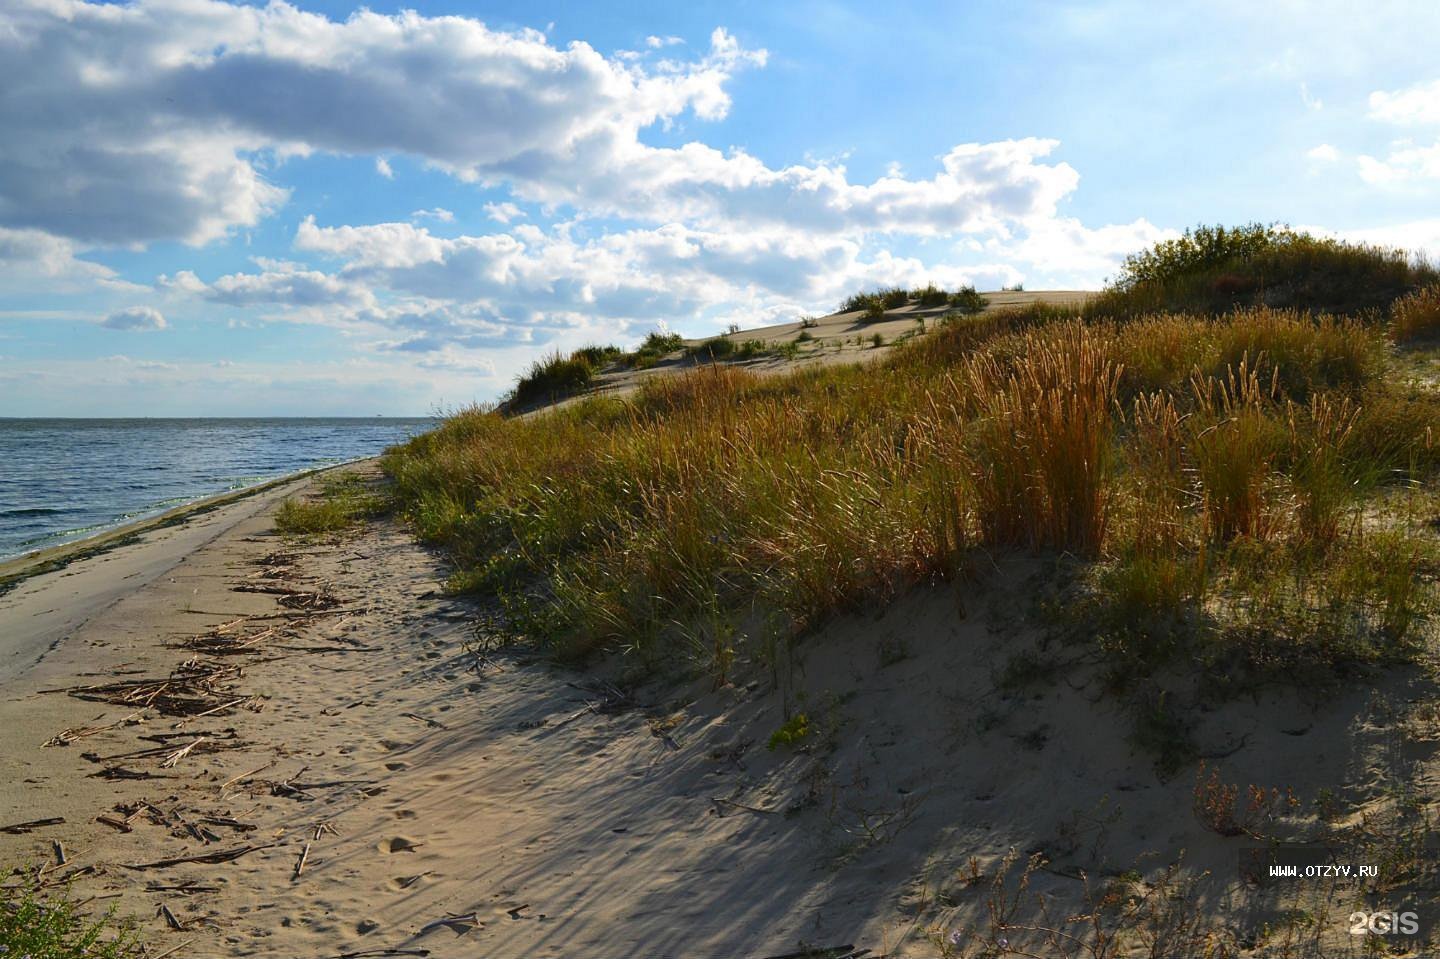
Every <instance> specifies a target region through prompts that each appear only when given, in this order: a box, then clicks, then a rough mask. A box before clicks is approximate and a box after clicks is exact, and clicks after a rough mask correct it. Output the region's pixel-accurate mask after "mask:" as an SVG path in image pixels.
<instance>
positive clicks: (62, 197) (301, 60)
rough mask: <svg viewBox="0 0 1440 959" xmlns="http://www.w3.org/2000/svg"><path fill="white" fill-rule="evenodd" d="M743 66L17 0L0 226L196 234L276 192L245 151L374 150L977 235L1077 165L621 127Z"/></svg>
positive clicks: (731, 57) (108, 236) (599, 200)
mask: <svg viewBox="0 0 1440 959" xmlns="http://www.w3.org/2000/svg"><path fill="white" fill-rule="evenodd" d="M765 60H766V55H765V52H764V51H763V50H749V49H746V48H744V47H742V46H741V45H740V43H739V42H738V41H737V40H736V38H735V37H734V36H732V35H731V34H729V33H728V32H726V31H725V30H724V29H720V28H717V29H716V30H715V31H714V32H713V33H712V35H711V37H710V46H709V49H708V51H706V52H705V53H703V54H702V55H700V56H699V57H697V58H696V59H694V60H691V61H688V62H673V61H665V62H664V63H662V64H657V65H655V66H654V67H653V68H650V69H647V68H645V67H643V66H640V65H636V64H631V63H626V62H623V61H621V60H618V59H611V58H606V57H605V56H603V55H601V54H600V53H598V52H597V51H596V50H594V49H593V48H592V47H590V46H589V45H587V44H585V43H582V42H575V43H571V44H570V45H568V46H567V47H565V48H563V49H561V48H557V47H555V46H553V45H552V44H551V43H550V41H549V39H548V38H547V37H546V36H545V35H544V34H541V33H538V32H536V31H533V30H519V31H501V30H493V29H491V28H489V27H487V26H485V25H484V24H482V23H480V22H478V21H475V20H471V19H465V18H459V17H435V18H427V17H423V16H420V15H419V14H416V13H413V12H406V13H401V14H397V15H394V16H385V15H381V14H376V13H372V12H369V11H363V10H362V11H360V12H358V13H355V14H354V15H352V16H350V17H349V18H348V19H346V20H344V21H339V22H337V21H332V20H329V19H327V18H325V17H323V16H319V15H316V14H311V13H307V12H303V11H301V10H298V9H296V8H294V7H292V6H289V5H287V4H285V3H282V2H275V3H271V4H270V5H268V6H266V7H263V8H256V7H250V6H239V5H234V4H230V3H225V2H220V0H188V2H186V3H184V4H174V3H165V2H161V0H139V2H137V3H134V4H130V5H126V6H118V7H117V6H112V5H102V4H92V3H85V2H71V3H67V4H65V5H64V6H63V7H59V6H55V5H54V4H52V3H50V2H49V0H23V2H20V3H19V4H18V5H16V6H13V7H11V8H9V9H7V10H6V11H5V12H3V13H0V65H3V66H0V87H3V88H5V89H11V90H16V89H23V90H25V91H26V95H25V96H23V97H20V96H12V97H9V98H6V99H4V100H0V122H3V123H4V124H5V126H6V129H7V133H8V135H7V136H6V137H5V139H4V140H3V142H0V224H3V225H9V226H12V227H29V228H35V229H41V230H44V231H46V232H49V233H51V234H54V235H59V236H66V237H70V238H74V239H81V240H87V241H93V242H104V243H137V242H138V243H143V242H148V241H152V240H158V239H171V238H181V239H186V240H190V241H192V242H202V241H205V240H208V239H213V238H214V237H216V236H219V235H221V234H223V233H224V232H225V231H226V230H227V229H228V228H231V227H235V226H242V225H250V224H254V223H256V222H257V221H258V220H259V219H260V218H261V217H263V216H265V215H266V214H267V213H269V212H271V211H272V210H274V209H275V207H276V206H277V205H278V204H280V203H281V202H283V201H284V199H285V197H286V193H285V191H284V190H283V189H281V188H280V187H277V186H275V185H273V184H271V183H270V182H268V181H267V180H266V179H265V178H264V177H263V176H262V175H261V173H260V172H259V171H258V169H257V166H256V162H255V155H256V154H257V153H260V152H264V151H269V152H270V153H272V154H274V155H276V156H278V157H283V156H287V155H293V154H304V153H308V152H311V151H330V152H335V153H354V154H376V155H377V156H378V159H377V161H376V163H377V169H379V170H380V172H381V173H382V174H384V173H385V172H386V169H387V168H388V163H387V162H386V160H385V157H384V156H379V155H380V154H387V155H389V154H407V155H411V156H415V157H417V158H419V159H421V160H423V161H425V162H428V163H430V164H432V165H434V166H437V167H439V168H441V169H444V170H447V171H449V172H451V173H452V174H454V175H455V176H457V177H460V178H462V179H465V180H473V181H476V182H478V183H483V184H486V185H503V186H507V187H508V188H509V189H511V190H512V191H513V192H514V193H515V194H516V195H517V197H519V198H521V199H526V200H532V201H536V202H541V203H545V204H550V205H554V204H570V205H572V206H574V207H575V208H577V209H583V210H585V211H586V212H587V213H590V214H596V213H604V214H612V215H617V216H622V217H629V218H637V219H647V220H651V221H659V222H689V221H696V222H700V223H703V224H704V225H706V226H709V227H711V228H721V227H730V228H744V227H747V226H750V225H757V224H758V225H764V224H776V223H783V224H785V225H788V226H791V227H795V228H801V229H811V230H825V231H835V230H850V231H865V230H879V231H904V232H913V233H920V234H930V235H934V234H938V233H943V232H947V231H953V230H981V229H994V228H997V227H1000V226H1002V225H1003V224H1004V223H1005V221H1007V220H1011V219H1015V218H1025V217H1037V216H1038V217H1043V216H1048V215H1051V214H1053V212H1054V210H1055V206H1056V203H1057V202H1058V201H1059V200H1060V199H1061V198H1062V197H1064V196H1065V195H1067V194H1068V193H1069V192H1071V191H1073V190H1074V189H1075V186H1076V184H1077V182H1078V179H1079V177H1078V174H1077V173H1076V172H1075V170H1074V169H1072V168H1071V167H1070V166H1068V165H1067V164H1065V163H1053V164H1052V163H1045V162H1042V160H1043V158H1045V157H1046V156H1048V155H1049V154H1050V153H1051V152H1052V151H1053V150H1054V149H1055V147H1056V145H1057V144H1056V142H1055V141H1053V140H1046V139H1040V138H1025V139H1017V140H1007V141H1002V142H999V143H988V144H979V143H970V144H962V145H960V146H956V147H955V148H954V149H952V150H951V151H950V152H948V153H947V154H945V155H944V156H943V157H941V158H940V170H939V172H937V173H936V174H935V175H934V176H933V177H930V178H928V179H918V180H912V179H908V178H906V177H903V176H899V175H886V176H882V177H880V178H879V179H877V180H875V181H873V182H870V183H852V182H851V181H850V180H849V178H848V176H847V174H846V171H845V169H844V167H843V166H840V165H831V164H811V165H796V166H790V167H785V168H781V169H774V168H771V167H768V166H767V165H766V164H764V163H762V162H760V161H759V160H757V159H756V158H754V157H752V156H750V155H748V154H746V153H744V152H743V151H730V152H728V153H727V152H722V151H720V150H717V149H715V148H713V147H710V146H707V145H704V144H702V143H698V142H690V143H686V144H684V145H682V146H679V147H652V146H649V145H647V144H644V143H643V142H642V141H641V139H640V133H641V131H643V130H645V129H646V128H648V127H650V126H653V125H655V124H657V123H669V122H670V121H672V120H674V119H675V118H676V117H678V116H680V115H681V114H683V113H685V112H686V111H690V112H692V113H693V114H695V115H696V116H697V117H699V118H701V119H706V120H714V119H719V118H721V117H724V116H725V115H726V114H727V112H728V111H729V109H730V96H729V93H728V92H727V90H726V85H727V82H728V81H729V79H730V78H731V77H732V76H733V75H734V74H735V72H736V71H737V70H740V69H742V68H744V67H747V66H759V65H763V64H764V62H765ZM57 171H58V172H59V173H60V174H62V175H57ZM497 211H498V212H500V213H501V214H502V215H505V214H506V212H507V211H506V209H505V208H504V207H503V206H498V207H497V208H496V210H495V211H492V215H493V213H494V212H497Z"/></svg>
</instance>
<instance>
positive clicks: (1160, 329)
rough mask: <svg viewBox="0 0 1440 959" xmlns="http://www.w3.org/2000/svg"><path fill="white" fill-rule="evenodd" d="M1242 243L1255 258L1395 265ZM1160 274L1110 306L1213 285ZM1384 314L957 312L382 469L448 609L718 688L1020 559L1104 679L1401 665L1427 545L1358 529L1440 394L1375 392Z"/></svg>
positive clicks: (455, 443)
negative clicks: (489, 614)
mask: <svg viewBox="0 0 1440 959" xmlns="http://www.w3.org/2000/svg"><path fill="white" fill-rule="evenodd" d="M1242 238H1243V239H1245V240H1246V241H1247V242H1250V241H1254V242H1256V243H1257V244H1260V245H1261V246H1262V254H1263V255H1265V256H1272V257H1275V258H1276V259H1272V260H1271V261H1268V262H1272V263H1273V262H1282V261H1283V260H1284V257H1287V256H1288V257H1299V258H1301V259H1304V258H1305V257H1309V256H1311V255H1314V256H1316V257H1320V258H1322V259H1323V258H1324V257H1331V256H1338V255H1340V254H1338V253H1336V250H1337V249H1339V250H1341V252H1343V251H1344V250H1350V251H1351V253H1350V254H1349V255H1352V256H1353V257H1354V258H1355V259H1356V260H1357V261H1359V263H1360V266H1359V267H1356V269H1359V270H1361V272H1362V274H1364V275H1369V274H1365V273H1364V271H1365V270H1369V269H1370V268H1371V266H1373V265H1376V264H1378V266H1376V270H1377V271H1378V274H1379V275H1382V276H1383V277H1392V274H1393V275H1396V276H1398V275H1399V271H1400V266H1401V265H1402V261H1401V260H1397V259H1395V258H1394V257H1392V256H1389V255H1388V254H1387V255H1385V256H1381V257H1379V258H1378V259H1376V257H1375V255H1374V253H1373V251H1371V250H1370V248H1364V247H1343V246H1342V247H1335V246H1333V245H1331V244H1330V243H1329V241H1325V242H1323V243H1320V245H1319V246H1318V247H1313V246H1312V245H1310V244H1309V243H1308V241H1306V242H1305V243H1298V245H1297V241H1290V240H1285V241H1283V243H1282V246H1283V247H1284V252H1282V253H1274V252H1273V250H1271V247H1265V246H1264V245H1263V243H1264V242H1270V241H1262V240H1256V239H1255V237H1254V236H1253V235H1251V234H1248V233H1247V234H1242ZM1276 242H1279V241H1276ZM1264 250H1271V252H1270V253H1264V252H1263V251H1264ZM1316 250H1319V251H1320V252H1318V253H1317V252H1316ZM1181 252H1182V253H1183V252H1184V251H1183V250H1182V251H1181ZM1262 254H1256V256H1259V255H1262ZM1180 256H1181V254H1180V253H1175V252H1173V251H1171V252H1169V253H1165V255H1164V256H1163V257H1161V259H1160V261H1159V265H1158V266H1157V265H1155V264H1152V263H1150V262H1149V261H1144V260H1141V261H1136V265H1135V266H1134V267H1133V268H1132V273H1133V274H1134V276H1135V280H1134V282H1133V283H1131V284H1129V285H1128V286H1126V287H1117V288H1116V292H1117V295H1123V294H1125V290H1127V289H1136V288H1141V287H1145V286H1146V284H1150V283H1152V282H1153V283H1161V284H1170V287H1167V290H1170V289H1171V288H1180V287H1184V288H1185V289H1189V287H1185V286H1184V284H1183V283H1181V282H1180V279H1177V277H1179V278H1181V279H1183V278H1185V277H1191V276H1194V275H1200V276H1207V275H1209V274H1210V273H1211V272H1213V271H1215V270H1216V269H1220V268H1222V267H1223V268H1226V269H1229V268H1231V267H1233V265H1234V264H1233V262H1232V261H1231V260H1230V259H1226V258H1225V257H1221V258H1219V259H1218V260H1215V261H1212V260H1210V259H1203V258H1202V259H1201V261H1200V262H1199V265H1198V266H1194V270H1193V271H1192V272H1191V273H1186V272H1185V271H1184V270H1181V269H1180V268H1178V267H1171V266H1167V265H1166V264H1167V263H1168V262H1169V260H1168V259H1166V257H1171V258H1174V257H1180ZM1182 259H1183V257H1182ZM1252 259H1253V257H1252ZM1307 262H1308V261H1307ZM1217 263H1218V264H1219V265H1218V266H1217V265H1216V264H1217ZM1403 264H1404V265H1405V269H1412V268H1413V265H1411V264H1410V261H1408V260H1404V261H1403ZM1142 266H1143V267H1144V268H1143V269H1142V268H1141V267H1142ZM1362 267H1363V269H1361V268H1362ZM1167 271H1168V272H1167ZM1195 271H1198V272H1195ZM1407 276H1408V274H1407ZM1185 282H1187V283H1188V282H1189V281H1188V280H1186V281H1185ZM1397 282H1398V281H1397ZM1176 284H1178V286H1177V285H1176ZM1302 286H1303V284H1302ZM1388 289H1389V288H1388V287H1387V290H1388ZM1397 289H1398V288H1397ZM901 292H904V291H901ZM1402 292H1403V291H1402ZM1147 295H1149V294H1147ZM1167 295H1168V293H1167ZM1396 295H1400V293H1397V294H1396ZM871 296H872V297H874V298H873V299H871V300H868V301H866V302H868V303H874V302H877V301H878V302H880V303H881V304H883V303H884V302H885V296H886V294H885V293H882V294H873V295H871ZM906 296H907V298H908V296H909V294H908V293H906ZM1371 298H1372V297H1371V296H1370V294H1368V293H1366V294H1364V295H1361V294H1356V295H1355V296H1351V297H1349V298H1348V299H1347V302H1358V301H1360V300H1365V301H1367V302H1368V301H1369V299H1371ZM852 299H853V298H852ZM846 305H847V306H854V305H856V304H855V303H847V304H846ZM1380 319H1381V321H1380V322H1376V321H1375V318H1373V317H1361V318H1347V317H1344V316H1332V315H1315V314H1312V313H1310V312H1307V311H1302V310H1289V309H1274V308H1267V307H1249V308H1239V309H1227V310H1223V311H1218V312H1214V313H1196V312H1190V313H1185V312H1160V313H1150V314H1144V315H1138V316H1134V317H1131V316H1128V315H1126V313H1125V311H1124V310H1120V311H1117V315H1115V316H1102V315H1098V314H1097V313H1096V311H1095V310H1094V309H1092V308H1090V307H1088V306H1086V307H1069V308H1062V307H1052V306H1035V307H1031V308H1027V309H1023V310H1011V311H996V310H992V311H988V312H985V313H981V314H978V315H962V314H954V315H952V316H950V317H948V318H947V319H946V320H945V321H944V322H942V323H939V324H935V325H933V326H932V330H933V331H932V332H930V333H928V334H926V335H921V336H916V337H913V338H910V339H908V340H907V341H906V342H905V343H904V344H903V345H898V346H895V347H893V348H892V349H891V352H890V353H889V354H888V355H887V356H885V357H884V358H882V359H881V360H879V361H877V362H873V363H870V364H867V365H865V366H863V367H862V366H840V365H834V366H806V367H801V368H798V369H795V370H793V371H790V372H785V373H780V374H776V375H770V376H764V377H761V376H756V375H753V374H751V373H748V372H745V371H744V370H742V369H739V368H736V367H733V366H728V365H725V364H713V365H706V366H704V367H701V368H694V369H690V370H688V371H684V372H677V373H676V374H675V375H672V376H667V377H662V378H651V379H648V380H646V381H645V382H644V383H643V384H642V385H641V386H640V388H639V389H638V391H637V392H636V393H634V394H633V395H631V396H629V397H625V398H613V397H594V398H589V399H585V400H582V401H580V402H578V403H574V404H571V405H568V406H566V407H563V408H559V409H555V410H552V411H548V412H547V413H545V414H543V415H540V416H534V417H527V418H523V419H520V418H511V417H507V416H504V415H502V414H501V413H500V412H497V411H496V410H493V409H486V408H475V409H470V410H466V411H463V412H460V413H458V414H456V415H455V416H453V417H451V418H450V419H449V420H447V421H446V422H445V423H444V424H443V425H442V426H441V427H440V428H439V429H438V430H436V431H435V432H433V433H430V434H427V435H425V436H422V437H418V438H416V439H415V440H413V441H411V442H410V443H409V444H407V445H405V446H403V447H400V448H397V449H396V450H394V451H392V452H391V453H390V454H389V455H388V456H387V457H386V459H385V463H384V465H385V469H386V471H387V472H388V473H389V474H390V475H391V477H392V478H393V479H394V483H395V491H396V494H397V497H398V500H399V502H400V503H401V504H403V508H404V510H405V512H406V513H407V515H408V516H409V517H410V519H411V520H412V521H413V522H414V524H415V525H416V527H417V529H418V531H419V533H420V534H421V536H422V537H424V538H425V539H426V540H428V541H430V542H432V543H436V544H438V545H440V546H442V547H443V548H444V549H445V550H447V551H448V552H449V554H450V555H451V556H452V557H453V559H454V562H455V565H456V569H457V572H456V574H455V575H454V577H453V580H452V586H453V587H454V588H456V589H462V590H474V591H478V592H480V593H482V594H485V595H488V596H490V597H493V598H495V599H496V600H497V602H498V603H499V605H500V607H501V608H502V609H503V613H504V621H505V622H506V623H507V624H508V625H509V628H510V629H512V630H513V632H514V633H515V634H517V635H524V636H527V637H529V638H532V639H535V640H539V641H542V642H544V643H547V644H549V645H550V646H551V647H552V648H553V649H554V650H556V651H557V652H558V653H560V654H562V655H566V656H570V657H575V656H583V655H585V654H589V653H592V652H595V651H599V650H624V651H628V652H630V653H632V654H635V655H636V656H637V657H638V658H639V659H640V660H641V661H643V662H645V663H647V664H652V665H657V666H663V665H665V664H674V663H676V662H685V663H688V664H689V665H691V666H693V667H698V668H700V669H704V670H708V671H710V672H711V673H712V674H713V675H715V676H716V677H717V678H718V677H721V676H723V675H725V673H726V672H727V670H728V668H729V663H730V662H731V661H732V660H733V659H734V656H735V655H736V652H737V649H738V650H739V652H740V653H742V654H743V653H745V652H747V651H748V652H751V653H753V654H754V655H755V656H756V657H758V658H763V657H764V656H765V655H766V654H765V652H764V651H765V650H766V649H770V648H773V639H774V636H776V635H779V636H790V637H793V636H796V635H798V634H800V633H803V632H804V631H806V630H809V629H812V628H814V627H815V626H817V625H819V624H820V623H822V622H823V621H824V620H825V618H826V617H828V616H830V615H833V614H835V613H837V612H842V611H846V610H854V609H857V608H862V607H865V606H867V605H874V604H881V603H884V602H886V601H888V600H890V599H891V598H893V597H895V596H897V595H898V594H899V593H901V592H903V591H905V590H907V589H909V588H911V587H913V586H915V585H916V584H921V583H926V582H934V581H938V580H943V579H947V578H950V577H953V576H955V575H957V574H958V573H959V572H960V571H962V570H965V569H967V568H970V567H971V566H972V565H973V564H972V563H971V562H970V560H969V557H972V556H973V555H974V554H975V552H976V551H984V552H986V553H994V552H996V551H1004V550H1014V549H1020V550H1025V551H1038V552H1040V553H1043V554H1048V555H1052V556H1055V557H1057V558H1058V559H1060V560H1061V561H1062V562H1064V563H1068V564H1074V565H1075V566H1076V567H1077V568H1078V570H1079V575H1078V576H1076V577H1075V578H1074V582H1075V583H1076V584H1077V585H1076V586H1074V587H1073V589H1074V590H1075V591H1076V593H1075V595H1074V596H1072V597H1071V598H1072V599H1073V600H1074V601H1073V602H1069V603H1067V604H1066V605H1067V607H1068V609H1069V613H1068V615H1067V617H1066V621H1067V622H1068V623H1069V624H1070V627H1071V628H1072V629H1073V631H1074V632H1075V633H1076V634H1077V635H1086V636H1089V637H1090V641H1091V642H1093V643H1094V644H1095V645H1096V647H1097V649H1098V650H1099V651H1101V652H1102V653H1103V654H1104V655H1106V656H1107V657H1109V658H1110V660H1111V661H1112V663H1113V665H1114V669H1115V674H1116V676H1117V677H1128V678H1130V679H1134V678H1135V677H1137V676H1142V675H1148V674H1151V673H1153V672H1154V671H1155V670H1157V669H1160V668H1162V666H1164V665H1166V664H1171V665H1173V664H1174V663H1175V662H1177V661H1179V662H1183V663H1187V664H1193V665H1196V666H1199V667H1201V668H1211V667H1212V666H1214V664H1217V663H1224V664H1226V668H1225V669H1224V670H1218V671H1217V672H1216V675H1217V677H1219V679H1222V680H1223V679H1230V680H1233V681H1234V682H1236V683H1240V682H1244V681H1249V680H1251V679H1253V678H1255V677H1259V676H1278V675H1284V674H1285V673H1286V671H1287V670H1288V671H1290V672H1291V673H1292V674H1293V675H1299V674H1300V672H1306V674H1307V675H1309V674H1312V673H1315V672H1316V671H1319V672H1321V673H1324V672H1325V671H1330V672H1334V671H1336V670H1341V669H1344V668H1346V667H1347V666H1349V665H1353V664H1356V663H1369V662H1377V661H1381V660H1385V659H1392V658H1396V657H1400V658H1403V657H1406V656H1411V655H1413V654H1414V653H1415V650H1416V645H1415V643H1416V627H1417V624H1418V623H1420V622H1422V621H1424V620H1426V618H1427V617H1429V616H1430V615H1431V613H1432V612H1433V607H1434V573H1435V569H1434V560H1433V549H1432V545H1433V544H1432V543H1431V542H1430V541H1429V540H1427V539H1426V534H1425V533H1424V531H1423V530H1422V529H1420V528H1419V527H1418V525H1417V524H1410V525H1406V524H1403V523H1401V524H1396V523H1391V522H1388V521H1382V520H1380V519H1377V518H1375V516H1373V515H1372V514H1373V513H1374V512H1375V510H1374V504H1375V503H1376V502H1377V501H1379V500H1380V499H1384V498H1386V497H1390V496H1392V495H1394V494H1396V492H1397V491H1406V490H1413V489H1415V488H1425V487H1426V485H1427V484H1430V483H1432V481H1433V478H1434V475H1435V470H1436V468H1437V466H1440V446H1437V444H1436V438H1435V437H1434V436H1433V434H1432V431H1431V426H1432V424H1433V423H1435V422H1437V421H1440V419H1437V417H1440V399H1437V397H1436V395H1435V393H1434V392H1433V391H1429V390H1415V389H1412V388H1406V387H1401V386H1399V385H1396V384H1395V383H1392V382H1390V381H1389V380H1388V379H1387V377H1386V376H1385V371H1386V369H1387V364H1388V363H1389V362H1390V353H1389V351H1390V350H1391V347H1390V345H1389V343H1388V341H1387V338H1386V335H1385V323H1384V322H1383V317H1382V318H1380ZM1397 557H1398V558H1397ZM1342 627H1343V628H1342ZM719 633H724V634H725V635H727V636H730V637H731V639H730V640H729V641H727V643H724V644H718V643H714V642H709V641H707V640H706V639H705V637H711V638H713V636H714V635H718V634H719ZM767 637H768V638H767ZM722 647H723V650H724V651H723V652H721V651H719V650H721V648H722ZM1177 657H1178V660H1177Z"/></svg>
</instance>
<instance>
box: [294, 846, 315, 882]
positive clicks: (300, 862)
mask: <svg viewBox="0 0 1440 959" xmlns="http://www.w3.org/2000/svg"><path fill="white" fill-rule="evenodd" d="M309 861H310V844H309V843H308V842H307V843H306V844H305V848H304V849H302V850H300V858H298V859H296V860H295V872H294V874H293V875H291V876H290V881H291V882H294V881H295V880H297V879H299V878H300V874H301V873H302V872H304V871H305V863H307V862H309Z"/></svg>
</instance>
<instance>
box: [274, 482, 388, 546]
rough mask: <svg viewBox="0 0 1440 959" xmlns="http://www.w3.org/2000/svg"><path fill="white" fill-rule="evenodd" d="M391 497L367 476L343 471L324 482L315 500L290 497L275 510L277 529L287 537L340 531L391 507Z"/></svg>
mask: <svg viewBox="0 0 1440 959" xmlns="http://www.w3.org/2000/svg"><path fill="white" fill-rule="evenodd" d="M389 505H390V504H389V500H388V499H387V498H386V497H385V496H383V495H381V494H380V493H378V492H376V490H375V489H374V488H373V486H372V485H371V484H370V483H368V482H366V481H365V479H364V478H362V477H360V476H357V475H356V474H354V473H342V474H341V475H339V476H337V477H333V478H328V479H325V480H324V481H322V483H321V486H320V492H319V495H318V496H317V497H315V498H314V499H305V500H302V499H295V498H293V497H292V498H290V499H287V500H285V501H284V502H283V503H281V504H280V508H279V509H277V510H276V511H275V529H276V531H277V532H279V533H282V534H285V535H287V536H313V535H316V534H319V533H337V532H340V531H341V530H346V529H350V528H351V527H354V526H357V525H359V524H360V523H361V522H362V521H364V520H365V519H368V518H370V517H373V516H378V515H380V514H381V513H384V512H385V511H386V510H387V509H389Z"/></svg>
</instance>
